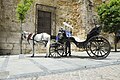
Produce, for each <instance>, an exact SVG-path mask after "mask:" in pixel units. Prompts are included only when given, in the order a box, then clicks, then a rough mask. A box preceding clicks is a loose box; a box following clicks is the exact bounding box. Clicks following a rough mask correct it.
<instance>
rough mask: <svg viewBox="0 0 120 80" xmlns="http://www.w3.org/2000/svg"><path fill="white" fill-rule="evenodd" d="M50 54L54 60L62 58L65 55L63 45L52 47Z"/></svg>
mask: <svg viewBox="0 0 120 80" xmlns="http://www.w3.org/2000/svg"><path fill="white" fill-rule="evenodd" d="M49 52H50V53H49V56H50V57H54V58H57V57H61V56H62V55H63V53H64V48H63V46H61V45H59V46H58V45H56V46H50V49H49Z"/></svg>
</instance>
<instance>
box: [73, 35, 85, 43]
mask: <svg viewBox="0 0 120 80" xmlns="http://www.w3.org/2000/svg"><path fill="white" fill-rule="evenodd" d="M72 38H74V39H75V41H76V42H83V41H85V40H83V39H80V38H79V37H77V36H72Z"/></svg>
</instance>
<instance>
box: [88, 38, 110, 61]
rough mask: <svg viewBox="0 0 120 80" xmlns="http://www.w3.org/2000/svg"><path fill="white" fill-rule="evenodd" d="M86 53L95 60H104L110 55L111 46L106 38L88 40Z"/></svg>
mask: <svg viewBox="0 0 120 80" xmlns="http://www.w3.org/2000/svg"><path fill="white" fill-rule="evenodd" d="M86 51H87V53H88V55H89V56H90V57H91V58H93V59H104V58H106V57H107V56H108V55H109V54H110V51H111V46H110V43H109V42H108V40H106V39H105V38H103V37H101V36H95V37H92V38H91V39H90V40H88V42H87V44H86Z"/></svg>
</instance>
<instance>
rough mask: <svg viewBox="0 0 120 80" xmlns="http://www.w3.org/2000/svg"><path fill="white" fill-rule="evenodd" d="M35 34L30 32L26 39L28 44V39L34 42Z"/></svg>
mask: <svg viewBox="0 0 120 80" xmlns="http://www.w3.org/2000/svg"><path fill="white" fill-rule="evenodd" d="M32 35H33V36H32ZM35 36H36V34H33V33H31V34H29V35H28V38H27V41H28V43H29V44H30V42H29V40H33V42H34V37H35Z"/></svg>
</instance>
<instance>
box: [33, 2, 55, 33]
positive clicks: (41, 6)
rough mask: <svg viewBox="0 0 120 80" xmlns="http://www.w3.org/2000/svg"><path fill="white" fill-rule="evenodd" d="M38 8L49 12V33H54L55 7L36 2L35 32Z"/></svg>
mask: <svg viewBox="0 0 120 80" xmlns="http://www.w3.org/2000/svg"><path fill="white" fill-rule="evenodd" d="M38 10H41V11H46V12H51V35H56V7H53V6H47V5H43V4H36V14H35V15H36V16H35V33H37V27H38Z"/></svg>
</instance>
